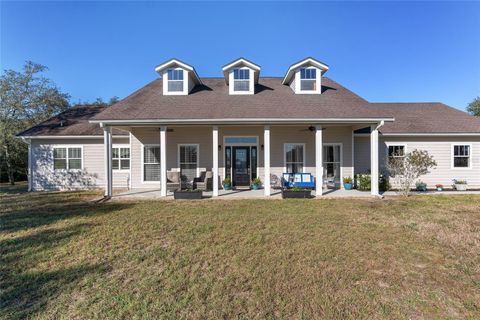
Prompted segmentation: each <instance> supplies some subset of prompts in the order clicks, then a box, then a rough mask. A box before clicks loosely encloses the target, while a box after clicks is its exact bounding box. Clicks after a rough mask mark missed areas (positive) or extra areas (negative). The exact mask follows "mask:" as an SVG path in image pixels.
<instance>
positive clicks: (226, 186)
mask: <svg viewBox="0 0 480 320" xmlns="http://www.w3.org/2000/svg"><path fill="white" fill-rule="evenodd" d="M222 184H223V189H225V190H231V189H232V179H230V177H226V178H225V179H223V181H222Z"/></svg>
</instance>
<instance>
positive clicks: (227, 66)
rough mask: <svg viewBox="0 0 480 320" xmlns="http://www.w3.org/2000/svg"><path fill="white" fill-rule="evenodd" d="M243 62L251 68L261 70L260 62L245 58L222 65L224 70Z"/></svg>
mask: <svg viewBox="0 0 480 320" xmlns="http://www.w3.org/2000/svg"><path fill="white" fill-rule="evenodd" d="M240 63H243V64H244V65H246V66H248V67H249V68H251V69H254V70H257V71H260V66H259V65H258V64H255V63H253V62H250V61H247V60H245V59H244V58H239V59H237V60H235V61H232V62H231V63H229V64H227V65H225V66H223V67H222V71H228V70H229V69H230V68H233V67H235V66H236V65H237V64H240Z"/></svg>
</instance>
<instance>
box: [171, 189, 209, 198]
mask: <svg viewBox="0 0 480 320" xmlns="http://www.w3.org/2000/svg"><path fill="white" fill-rule="evenodd" d="M202 196H203V192H202V190H193V191H190V190H188V191H187V190H183V191H181V190H177V191H174V192H173V198H174V199H184V200H198V199H202Z"/></svg>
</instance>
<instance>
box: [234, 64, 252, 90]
mask: <svg viewBox="0 0 480 320" xmlns="http://www.w3.org/2000/svg"><path fill="white" fill-rule="evenodd" d="M233 90H234V91H236V92H237V91H249V90H250V69H235V70H233Z"/></svg>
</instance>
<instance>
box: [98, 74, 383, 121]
mask: <svg viewBox="0 0 480 320" xmlns="http://www.w3.org/2000/svg"><path fill="white" fill-rule="evenodd" d="M202 82H203V85H200V86H196V87H195V88H194V89H193V90H192V92H191V93H190V94H189V95H186V96H180V95H175V96H171V95H168V96H167V95H163V89H162V88H163V81H162V80H161V79H157V80H154V81H152V82H151V83H149V84H148V85H146V86H145V87H143V88H141V89H140V90H138V91H136V92H134V93H133V94H131V95H130V96H128V97H127V98H125V99H123V100H122V101H120V102H118V103H116V104H115V105H113V106H111V107H110V108H108V109H107V110H105V111H104V112H102V113H100V114H98V115H97V116H95V117H94V120H95V121H99V120H159V121H161V120H168V119H212V120H215V119H320V118H322V119H326V118H328V119H332V118H354V119H363V118H370V119H371V118H374V119H381V118H385V117H384V116H385V114H384V113H383V112H382V111H381V110H378V109H377V108H371V107H370V104H369V103H368V102H367V101H366V100H364V99H363V98H361V97H359V96H358V95H356V94H355V93H353V92H351V91H350V90H348V89H346V88H344V87H343V86H341V85H339V84H338V83H336V82H335V81H333V80H331V79H329V78H327V77H323V78H322V94H309V95H305V94H295V93H294V92H293V91H292V89H291V88H290V87H288V86H286V85H283V84H282V78H279V77H275V78H273V77H271V78H269V77H262V78H260V80H259V83H258V85H256V91H255V94H254V95H229V94H228V86H227V85H226V84H225V80H224V79H223V78H202Z"/></svg>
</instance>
